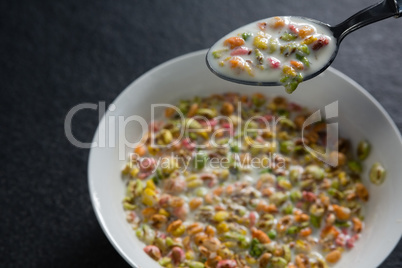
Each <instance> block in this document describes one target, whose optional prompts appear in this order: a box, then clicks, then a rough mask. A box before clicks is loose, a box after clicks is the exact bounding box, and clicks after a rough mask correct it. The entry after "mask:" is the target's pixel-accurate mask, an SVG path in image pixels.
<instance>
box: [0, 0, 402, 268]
mask: <svg viewBox="0 0 402 268" xmlns="http://www.w3.org/2000/svg"><path fill="white" fill-rule="evenodd" d="M375 1H376V0H354V1H350V0H336V1H333V0H297V1H290V0H282V1H278V0H249V1H244V0H201V1H190V0H181V1H179V0H177V1H168V0H160V1H151V0H143V1H139V0H115V1H112V0H88V1H85V0H57V1H56V0H48V1H39V0H38V1H35V0H27V1H18V0H14V1H11V0H10V1H7V0H6V1H4V0H3V1H0V55H1V56H0V81H1V82H0V86H1V91H0V128H1V132H0V133H1V134H0V142H1V146H2V147H1V149H0V161H1V164H0V208H1V209H0V266H1V267H22V266H27V267H72V266H81V267H127V266H128V265H127V264H126V263H125V261H124V260H123V259H122V258H121V257H120V256H119V254H118V253H117V252H116V251H115V250H114V248H113V247H112V246H111V244H110V243H109V241H108V240H107V239H106V237H105V235H104V234H103V232H102V230H101V228H100V226H99V224H98V222H97V220H96V218H95V214H94V211H93V209H92V206H91V203H90V198H89V193H88V186H87V161H88V153H89V150H86V149H79V148H76V147H74V146H73V145H71V144H69V142H68V141H67V139H66V138H65V135H64V118H65V115H66V114H67V112H68V111H69V110H70V109H71V108H72V107H73V106H75V105H77V104H80V103H83V102H89V103H95V104H97V103H98V102H99V101H106V103H107V104H110V103H111V102H112V101H113V100H114V98H115V97H116V96H117V95H118V94H119V93H120V92H121V91H122V90H123V89H124V88H125V87H126V86H127V85H128V84H129V83H130V82H132V81H133V80H134V79H136V78H137V77H139V76H140V75H141V74H143V73H144V72H146V71H147V70H149V69H151V68H152V67H154V66H156V65H158V64H160V63H162V62H164V61H166V60H168V59H171V58H174V57H176V56H179V55H182V54H184V53H187V52H191V51H195V50H200V49H204V48H207V47H209V46H211V45H212V44H213V43H214V41H216V40H217V39H218V38H220V37H221V36H223V35H225V34H226V33H228V32H229V31H232V30H233V29H235V28H237V27H239V26H241V25H242V24H246V23H249V22H252V21H255V20H258V19H262V18H266V17H271V16H275V15H301V16H305V17H311V18H315V19H318V20H322V21H325V22H328V23H329V24H336V23H337V22H340V21H341V20H343V19H345V18H347V17H348V16H350V15H352V14H353V13H355V12H357V11H358V10H360V9H362V8H365V7H367V6H369V5H371V4H373V3H374V2H375ZM401 41H402V19H399V20H396V19H393V18H390V19H387V20H385V21H382V22H379V23H376V24H373V25H370V26H367V27H365V28H363V29H361V30H359V31H357V32H355V33H353V34H352V35H350V36H348V37H347V38H346V39H345V40H344V42H343V43H342V46H341V49H340V51H339V55H338V57H337V59H336V60H335V62H334V64H333V66H334V67H335V68H337V69H339V70H340V71H342V72H344V73H345V74H346V75H348V76H350V77H351V78H352V79H354V80H356V81H357V82H358V83H360V84H361V85H362V86H363V87H365V88H366V89H367V90H368V91H369V92H370V93H371V94H372V95H373V96H374V97H375V98H376V99H377V100H378V101H379V102H380V103H381V104H382V105H383V106H384V107H385V109H386V110H387V111H388V113H390V115H391V117H392V118H393V119H394V120H395V122H396V124H397V126H398V128H399V129H402V109H400V102H401V100H402V89H401V86H400V85H401V84H402V67H401V65H400V62H401V59H402V47H401ZM165 94H168V93H165ZM322 94H325V91H324V90H323V92H322ZM97 123H98V115H97V112H96V111H90V110H86V111H83V112H80V113H78V114H77V115H76V116H75V117H74V120H73V133H74V135H75V136H76V138H77V139H78V140H81V141H84V142H90V141H91V140H92V137H93V135H94V132H95V130H96V127H97ZM401 250H402V243H399V245H398V246H397V247H396V248H395V250H394V251H393V253H392V254H391V255H390V256H389V257H388V258H387V259H386V260H385V261H384V263H383V265H382V266H381V267H384V268H391V267H392V268H393V267H402V253H401Z"/></svg>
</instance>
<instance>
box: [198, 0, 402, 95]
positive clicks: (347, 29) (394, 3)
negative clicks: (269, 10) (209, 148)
mask: <svg viewBox="0 0 402 268" xmlns="http://www.w3.org/2000/svg"><path fill="white" fill-rule="evenodd" d="M401 14H402V0H383V1H382V2H379V3H377V4H374V5H372V6H370V7H367V8H366V9H363V10H361V11H360V12H358V13H356V14H354V15H353V16H351V17H350V18H348V19H346V20H345V21H343V22H341V23H340V24H338V25H335V26H330V25H329V24H326V23H323V22H321V21H318V20H315V19H310V18H305V17H298V16H292V17H283V18H284V20H288V21H290V23H288V26H291V25H293V24H292V23H293V22H294V21H296V22H297V23H299V24H300V25H301V26H305V25H309V26H311V27H313V28H315V29H317V33H320V34H324V36H326V38H329V40H330V41H329V42H330V43H329V44H330V45H328V46H326V47H325V48H324V49H322V50H326V52H325V53H322V52H318V53H315V54H314V55H313V56H310V58H311V60H312V61H313V62H312V63H311V64H310V63H309V64H307V63H305V64H304V65H303V69H302V70H303V72H302V71H300V72H299V73H296V75H300V77H298V78H292V79H293V80H290V81H291V82H292V83H293V84H290V82H289V79H288V80H286V77H285V76H284V74H283V73H284V72H285V70H282V72H281V70H278V68H273V67H272V62H271V66H270V65H269V63H266V62H261V60H260V62H258V53H259V52H257V51H259V50H258V49H257V50H256V48H254V49H253V50H249V51H248V53H249V54H237V53H245V52H247V50H245V49H246V48H243V47H242V46H241V45H240V46H237V47H235V48H234V49H235V50H237V51H239V52H237V51H234V50H233V47H232V44H227V43H226V44H225V42H226V40H228V39H227V38H228V37H229V36H236V35H237V36H242V35H241V33H242V32H244V31H245V30H246V29H249V28H250V27H251V26H252V25H253V26H254V28H255V29H254V38H255V35H258V34H259V35H261V32H262V31H260V30H265V28H263V27H261V25H264V23H265V24H266V22H264V21H266V20H262V21H257V22H253V23H251V24H249V25H246V26H243V27H240V28H238V29H237V30H235V31H233V32H231V33H230V34H228V35H226V36H225V37H223V38H222V39H220V40H219V41H218V42H216V43H215V44H214V45H213V46H212V47H211V48H210V49H209V51H208V53H207V56H206V63H207V66H208V68H209V69H210V70H211V71H212V73H214V74H215V75H217V76H218V77H220V78H223V79H225V80H228V81H231V82H235V83H240V84H246V85H253V86H278V85H284V86H285V88H286V91H287V92H288V93H291V92H293V91H294V90H295V89H296V87H297V85H298V83H300V82H302V81H306V80H309V79H311V78H314V77H315V76H317V75H319V74H320V73H322V72H323V71H324V70H326V69H327V68H328V67H329V66H330V65H331V64H332V62H333V61H334V60H335V57H336V55H337V54H338V51H339V46H340V44H341V42H342V40H343V39H344V38H345V37H346V36H347V35H348V34H350V33H351V32H353V31H355V30H357V29H359V28H361V27H364V26H366V25H368V24H371V23H374V22H377V21H380V20H383V19H386V18H389V17H392V16H394V17H396V18H398V17H400V16H401ZM276 18H278V17H276ZM272 19H274V18H270V19H268V20H272ZM257 25H258V27H259V28H260V29H258V28H256V26H257ZM271 30H272V29H271ZM273 30H275V31H276V29H275V28H274V29H273ZM297 30H298V29H297ZM243 34H244V33H243ZM263 34H264V33H263ZM290 34H292V33H290ZM242 37H243V38H244V36H242ZM282 37H283V36H280V37H279V39H281V38H282ZM229 38H230V37H229ZM234 38H236V37H234ZM237 38H240V37H237ZM266 38H270V36H268V35H267V37H266ZM240 41H241V40H240ZM245 42H247V38H245ZM302 42H304V40H303V41H301V43H302ZM240 43H241V42H240ZM240 43H239V44H240ZM243 43H244V42H243ZM225 46H226V48H225ZM228 46H229V47H230V49H231V50H230V51H229V48H228ZM217 48H219V49H221V50H217ZM224 49H227V51H229V52H230V54H228V53H226V54H228V55H229V56H228V57H226V58H225V59H220V58H219V57H218V60H217V59H216V58H217V57H216V54H214V53H216V51H223V50H224ZM281 49H282V47H281ZM227 51H225V52H227ZM269 54H271V53H269V52H268V53H267V55H266V57H270V55H269ZM281 54H282V52H281ZM239 55H240V57H243V58H242V59H243V62H241V63H242V65H239V64H233V63H231V60H232V59H233V58H234V57H236V58H238V57H239ZM249 55H253V56H254V59H250V56H249ZM301 55H302V56H307V55H304V54H303V53H301ZM308 55H309V54H308ZM286 57H288V56H286ZM286 57H285V58H286ZM296 57H298V55H297V52H296ZM319 57H321V59H320V60H319V61H314V59H318V58H319ZM289 58H290V57H289ZM300 58H302V57H301V56H300V55H299V57H298V58H297V59H298V60H300ZM265 59H268V60H270V58H264V60H265ZM256 60H257V61H256ZM286 60H287V59H286ZM309 60H310V59H309ZM217 62H218V63H217ZM302 62H303V61H302ZM264 65H265V66H264ZM282 65H284V66H290V65H289V63H287V65H285V64H282V62H281V68H282V67H284V66H282ZM223 66H225V67H224V68H222V67H223ZM227 66H229V67H227ZM239 66H240V67H239ZM249 66H252V67H254V69H255V70H257V71H253V72H251V71H250V69H249V68H251V67H249ZM267 66H268V67H267ZM225 68H226V69H225ZM241 68H243V69H241ZM292 68H293V67H292ZM228 69H229V70H230V69H232V70H230V71H229V72H228ZM258 69H263V74H261V75H259V74H258V73H261V72H260V71H259V70H258ZM295 69H296V70H297V68H295ZM247 72H248V75H247V74H245V73H247ZM256 72H257V74H256ZM284 77H285V78H284Z"/></svg>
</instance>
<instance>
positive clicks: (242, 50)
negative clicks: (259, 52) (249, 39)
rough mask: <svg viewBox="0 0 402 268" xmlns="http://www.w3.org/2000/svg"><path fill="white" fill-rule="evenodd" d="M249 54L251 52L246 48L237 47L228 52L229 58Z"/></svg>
mask: <svg viewBox="0 0 402 268" xmlns="http://www.w3.org/2000/svg"><path fill="white" fill-rule="evenodd" d="M247 54H251V50H250V49H248V48H246V47H237V48H235V49H233V51H232V52H230V56H238V55H247Z"/></svg>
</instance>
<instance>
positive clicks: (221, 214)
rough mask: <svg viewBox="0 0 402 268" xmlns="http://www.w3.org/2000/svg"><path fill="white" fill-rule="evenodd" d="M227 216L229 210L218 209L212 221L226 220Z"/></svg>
mask: <svg viewBox="0 0 402 268" xmlns="http://www.w3.org/2000/svg"><path fill="white" fill-rule="evenodd" d="M228 218H229V212H227V211H218V212H216V213H215V215H214V221H217V222H222V221H226V220H227V219H228Z"/></svg>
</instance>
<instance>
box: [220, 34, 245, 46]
mask: <svg viewBox="0 0 402 268" xmlns="http://www.w3.org/2000/svg"><path fill="white" fill-rule="evenodd" d="M244 43H245V42H244V39H243V38H241V37H237V36H234V37H229V38H228V39H226V40H225V41H224V42H223V45H224V46H229V47H230V49H234V48H235V47H240V46H242V45H244Z"/></svg>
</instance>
